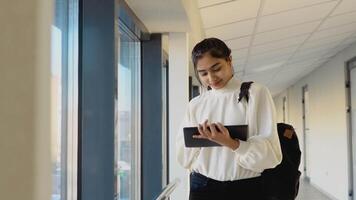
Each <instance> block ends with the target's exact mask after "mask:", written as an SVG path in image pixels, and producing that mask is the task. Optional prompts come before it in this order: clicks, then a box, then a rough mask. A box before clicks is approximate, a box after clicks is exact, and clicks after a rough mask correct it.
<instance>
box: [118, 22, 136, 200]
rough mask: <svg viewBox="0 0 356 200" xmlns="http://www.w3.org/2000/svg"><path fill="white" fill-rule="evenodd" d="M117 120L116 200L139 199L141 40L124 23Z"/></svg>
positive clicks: (119, 69)
mask: <svg viewBox="0 0 356 200" xmlns="http://www.w3.org/2000/svg"><path fill="white" fill-rule="evenodd" d="M119 33H120V36H119V63H118V70H117V72H118V76H117V77H118V78H117V98H116V108H117V110H116V119H115V128H116V134H115V138H116V139H115V149H116V152H115V163H116V166H115V168H116V169H115V171H116V178H115V180H116V188H115V189H116V199H120V200H128V199H136V197H135V188H136V184H137V180H136V178H137V177H139V176H138V174H137V173H138V169H139V166H138V161H139V158H138V156H137V153H139V145H138V142H137V141H138V136H139V83H140V81H139V80H140V77H139V69H140V42H139V40H138V39H137V38H136V37H134V36H133V34H131V33H130V31H128V30H127V29H125V27H124V26H123V25H120V31H119Z"/></svg>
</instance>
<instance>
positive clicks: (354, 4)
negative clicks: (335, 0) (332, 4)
mask: <svg viewBox="0 0 356 200" xmlns="http://www.w3.org/2000/svg"><path fill="white" fill-rule="evenodd" d="M350 11H356V1H355V0H343V1H342V2H341V3H340V5H339V6H338V7H337V8H336V9H335V10H334V12H333V13H332V14H331V15H332V16H333V15H338V14H341V13H346V12H350Z"/></svg>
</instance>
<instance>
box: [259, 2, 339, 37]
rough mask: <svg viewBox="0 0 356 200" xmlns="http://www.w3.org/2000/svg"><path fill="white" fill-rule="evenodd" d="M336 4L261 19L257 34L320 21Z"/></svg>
mask: <svg viewBox="0 0 356 200" xmlns="http://www.w3.org/2000/svg"><path fill="white" fill-rule="evenodd" d="M335 5H336V2H334V1H333V2H330V3H324V4H319V5H316V6H310V7H306V8H302V9H297V10H292V11H288V12H282V13H279V14H275V15H268V16H264V17H262V18H260V21H259V24H258V27H257V32H263V31H268V30H273V29H278V28H283V27H288V26H291V25H296V24H301V23H305V22H310V21H313V20H319V19H323V18H325V17H326V15H327V14H328V13H329V12H330V11H331V9H332V8H333V7H335Z"/></svg>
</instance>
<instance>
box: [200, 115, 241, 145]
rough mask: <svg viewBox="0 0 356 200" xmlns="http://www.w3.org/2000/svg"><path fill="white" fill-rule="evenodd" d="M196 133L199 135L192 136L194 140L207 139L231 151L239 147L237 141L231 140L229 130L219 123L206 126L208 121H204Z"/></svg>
mask: <svg viewBox="0 0 356 200" xmlns="http://www.w3.org/2000/svg"><path fill="white" fill-rule="evenodd" d="M208 127H209V128H208ZM209 129H210V130H209ZM198 131H199V135H194V136H193V137H194V138H204V139H208V140H211V141H214V142H216V143H218V144H220V145H222V146H226V147H229V148H231V149H232V150H235V149H237V148H238V147H239V145H240V142H239V140H234V139H232V138H231V137H230V133H229V130H227V128H226V127H225V126H224V125H222V124H221V123H211V124H208V120H206V121H205V122H204V123H203V124H199V125H198Z"/></svg>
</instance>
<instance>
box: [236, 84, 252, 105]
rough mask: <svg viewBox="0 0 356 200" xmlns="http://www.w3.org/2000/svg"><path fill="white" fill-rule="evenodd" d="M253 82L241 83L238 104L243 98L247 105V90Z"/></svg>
mask: <svg viewBox="0 0 356 200" xmlns="http://www.w3.org/2000/svg"><path fill="white" fill-rule="evenodd" d="M252 83H253V82H252V81H250V82H243V83H242V84H241V87H240V94H239V102H240V101H241V100H242V99H243V98H244V97H245V99H246V101H247V103H248V99H249V95H250V94H249V89H250V87H251V84H252Z"/></svg>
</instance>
